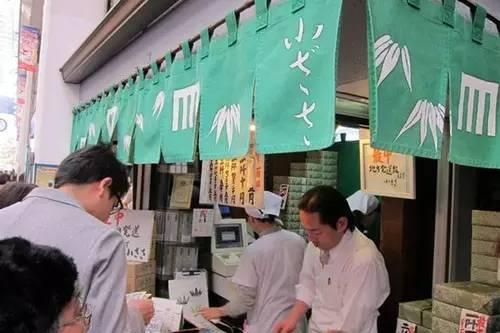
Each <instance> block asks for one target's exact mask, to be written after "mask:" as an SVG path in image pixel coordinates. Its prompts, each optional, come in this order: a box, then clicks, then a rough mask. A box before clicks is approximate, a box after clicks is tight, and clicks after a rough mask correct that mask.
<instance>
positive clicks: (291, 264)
mask: <svg viewBox="0 0 500 333" xmlns="http://www.w3.org/2000/svg"><path fill="white" fill-rule="evenodd" d="M281 201H282V198H281V197H280V196H279V195H277V194H275V193H272V192H267V191H266V192H264V207H263V208H262V209H259V208H255V207H247V208H245V211H246V213H247V215H248V224H249V226H250V227H251V228H252V229H253V230H254V231H255V232H256V233H257V234H258V235H259V239H257V240H256V241H255V242H253V243H252V244H251V245H250V246H248V248H246V249H245V252H244V253H243V256H242V257H241V262H240V264H239V266H238V268H237V270H236V273H235V274H234V276H233V282H234V283H235V284H236V286H237V287H238V297H237V298H236V299H234V300H232V301H231V302H229V303H227V304H226V305H224V306H223V307H220V308H208V309H203V310H202V311H201V314H202V315H203V316H204V317H205V318H206V319H216V318H219V317H222V316H231V317H235V316H238V315H242V314H244V313H246V314H247V324H248V325H247V326H248V327H247V330H246V332H248V333H261V332H271V331H272V328H273V326H274V325H275V324H276V323H277V322H278V321H279V320H281V319H283V318H284V317H285V315H286V314H287V312H288V311H289V310H290V309H291V308H292V307H293V305H294V303H295V285H296V284H297V283H298V281H299V272H300V267H301V265H302V258H303V256H304V250H305V247H306V244H305V242H304V240H303V239H302V238H301V237H300V236H298V235H297V234H294V233H292V232H290V231H286V230H283V229H281V221H280V220H279V218H278V217H279V213H280V209H281ZM304 326H305V325H304ZM296 332H297V333H302V332H303V327H300V325H299V328H298V330H297V331H296Z"/></svg>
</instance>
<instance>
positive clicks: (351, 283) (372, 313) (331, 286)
mask: <svg viewBox="0 0 500 333" xmlns="http://www.w3.org/2000/svg"><path fill="white" fill-rule="evenodd" d="M299 213H300V219H301V222H302V226H303V228H304V229H305V231H306V233H307V237H308V239H309V241H310V243H309V245H308V247H307V249H306V253H305V255H304V262H303V265H302V271H301V273H300V279H299V280H300V281H299V284H298V285H297V295H296V297H297V300H296V303H295V305H294V307H293V309H292V310H291V311H290V313H289V314H288V317H287V319H286V320H284V321H282V322H280V323H278V324H277V325H276V326H275V328H274V332H275V333H289V332H293V330H294V328H295V327H296V325H297V322H298V320H299V318H301V316H303V315H304V313H306V311H307V310H308V309H310V308H312V317H311V320H310V322H309V332H311V333H325V332H328V333H376V332H377V318H378V309H379V307H380V306H381V305H382V304H383V303H384V301H385V300H386V298H387V297H388V296H389V289H390V288H389V277H388V274H387V270H386V267H385V263H384V259H383V257H382V255H381V254H380V252H379V251H378V250H377V248H376V246H375V244H374V243H373V242H372V241H371V240H369V239H368V238H367V237H366V236H364V235H363V234H362V233H361V232H360V231H359V230H358V229H356V228H355V224H354V223H355V222H354V217H353V214H352V212H351V209H350V208H349V204H348V203H347V200H346V199H345V198H344V197H343V196H342V194H340V193H339V192H338V191H337V190H335V189H334V188H333V187H330V186H318V187H315V188H313V189H311V190H309V191H308V192H306V193H305V194H304V195H303V196H302V198H301V200H300V202H299Z"/></svg>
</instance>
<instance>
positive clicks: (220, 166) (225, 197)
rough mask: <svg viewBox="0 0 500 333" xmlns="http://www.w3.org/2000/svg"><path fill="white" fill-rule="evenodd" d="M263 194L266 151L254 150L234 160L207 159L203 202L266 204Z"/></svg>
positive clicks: (201, 191)
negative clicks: (258, 152)
mask: <svg viewBox="0 0 500 333" xmlns="http://www.w3.org/2000/svg"><path fill="white" fill-rule="evenodd" d="M251 151H252V150H251ZM263 195H264V156H263V155H261V154H256V153H253V152H250V153H249V154H247V155H246V156H244V157H241V158H234V159H231V160H211V161H203V164H202V169H201V188H200V204H215V203H218V204H221V205H226V206H233V207H245V206H248V205H250V206H255V207H262V200H263Z"/></svg>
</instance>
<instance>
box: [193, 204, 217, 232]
mask: <svg viewBox="0 0 500 333" xmlns="http://www.w3.org/2000/svg"><path fill="white" fill-rule="evenodd" d="M213 229H214V210H213V209H207V208H201V209H194V210H193V230H192V234H193V237H211V236H212V235H213V232H214V231H213Z"/></svg>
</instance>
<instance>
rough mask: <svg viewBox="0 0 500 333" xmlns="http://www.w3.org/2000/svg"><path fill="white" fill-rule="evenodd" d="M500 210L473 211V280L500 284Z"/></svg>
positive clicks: (495, 284) (494, 284)
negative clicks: (499, 267) (499, 277)
mask: <svg viewBox="0 0 500 333" xmlns="http://www.w3.org/2000/svg"><path fill="white" fill-rule="evenodd" d="M499 242H500V212H485V211H473V212H472V261H471V280H472V281H474V282H479V283H486V284H490V285H493V286H500V281H499V279H498V257H499V255H498V254H499V244H500V243H499Z"/></svg>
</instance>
